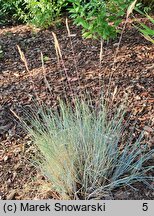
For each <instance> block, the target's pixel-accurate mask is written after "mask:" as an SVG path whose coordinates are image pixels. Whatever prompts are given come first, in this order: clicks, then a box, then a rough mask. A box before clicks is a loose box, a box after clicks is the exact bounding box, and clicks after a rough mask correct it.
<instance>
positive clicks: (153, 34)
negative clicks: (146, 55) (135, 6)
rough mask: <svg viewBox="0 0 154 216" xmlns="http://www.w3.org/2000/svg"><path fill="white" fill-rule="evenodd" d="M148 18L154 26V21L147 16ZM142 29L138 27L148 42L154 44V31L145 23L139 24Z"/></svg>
mask: <svg viewBox="0 0 154 216" xmlns="http://www.w3.org/2000/svg"><path fill="white" fill-rule="evenodd" d="M146 17H147V18H148V19H149V21H151V23H152V24H153V25H154V19H153V18H152V17H151V16H149V15H148V14H146ZM139 25H140V27H138V30H139V31H140V32H141V34H142V35H143V36H144V37H145V39H146V40H148V41H150V42H152V43H153V44H154V30H153V29H151V28H150V27H148V26H147V25H145V24H144V23H141V22H140V23H139Z"/></svg>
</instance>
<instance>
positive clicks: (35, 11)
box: [25, 0, 67, 28]
mask: <svg viewBox="0 0 154 216" xmlns="http://www.w3.org/2000/svg"><path fill="white" fill-rule="evenodd" d="M25 2H26V5H27V6H26V8H27V9H28V14H27V15H26V16H25V19H26V21H27V22H30V23H32V24H33V25H35V26H37V27H42V28H47V27H49V26H51V25H53V22H55V21H58V19H59V18H60V15H61V12H62V8H64V7H65V6H66V5H67V1H66V0H53V1H51V0H41V1H37V0H25Z"/></svg>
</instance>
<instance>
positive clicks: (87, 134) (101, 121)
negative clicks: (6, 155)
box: [25, 100, 154, 199]
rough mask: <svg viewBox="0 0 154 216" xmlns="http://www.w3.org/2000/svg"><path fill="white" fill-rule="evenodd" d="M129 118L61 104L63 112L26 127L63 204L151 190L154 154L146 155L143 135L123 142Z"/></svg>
mask: <svg viewBox="0 0 154 216" xmlns="http://www.w3.org/2000/svg"><path fill="white" fill-rule="evenodd" d="M123 120H124V112H123V111H122V110H121V109H117V112H116V113H115V115H114V116H113V117H112V118H111V119H108V113H107V110H106V108H105V106H104V104H103V102H102V104H101V105H100V108H99V109H97V110H96V109H95V108H94V107H93V108H92V107H91V106H90V103H88V102H85V101H82V100H75V102H74V106H71V105H69V104H66V103H64V102H62V101H60V102H59V109H58V110H57V111H56V110H45V109H44V108H42V110H41V111H40V114H39V116H38V115H33V116H31V118H30V124H28V125H27V124H26V123H25V127H26V129H27V131H28V133H29V134H30V136H31V137H32V139H33V141H34V144H35V145H36V147H37V149H38V150H39V151H38V152H39V157H38V158H39V159H37V160H36V161H37V165H38V166H39V168H40V169H41V170H42V172H43V173H44V175H45V176H46V177H47V178H48V180H49V181H50V182H51V183H52V189H53V190H54V191H56V192H57V193H58V194H60V196H61V199H92V198H94V197H95V198H96V197H100V196H101V195H103V193H104V192H106V191H112V190H113V189H115V188H119V187H122V186H131V185H132V184H133V183H136V182H142V183H144V184H146V185H148V186H150V185H151V184H150V181H152V180H153V177H152V176H151V175H149V174H148V175H147V173H149V171H150V172H151V171H152V169H153V168H154V166H146V165H145V164H146V162H147V161H148V160H150V159H152V157H153V154H154V151H153V150H150V151H148V152H146V153H145V152H143V150H142V149H141V145H140V143H141V140H142V135H141V136H140V137H139V138H138V139H136V141H135V142H133V143H132V142H131V139H129V140H126V141H125V142H124V143H122V142H121V140H122V136H123V134H124V133H123V131H124V128H125V126H124V121H123Z"/></svg>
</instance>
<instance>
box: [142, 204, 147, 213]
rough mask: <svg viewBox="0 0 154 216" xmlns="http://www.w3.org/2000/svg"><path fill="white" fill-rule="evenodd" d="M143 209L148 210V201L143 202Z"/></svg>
mask: <svg viewBox="0 0 154 216" xmlns="http://www.w3.org/2000/svg"><path fill="white" fill-rule="evenodd" d="M142 210H143V211H148V203H143V206H142Z"/></svg>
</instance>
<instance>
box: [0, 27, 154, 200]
mask: <svg viewBox="0 0 154 216" xmlns="http://www.w3.org/2000/svg"><path fill="white" fill-rule="evenodd" d="M52 31H54V32H55V33H56V35H57V38H58V41H59V44H60V47H61V52H62V55H63V61H64V63H65V70H64V68H63V66H62V64H63V62H62V61H60V62H59V63H57V56H56V52H55V48H54V40H53V35H52ZM70 31H71V34H72V37H71V40H72V44H73V51H72V47H71V43H70V38H69V37H68V34H67V30H66V27H65V26H62V27H61V28H60V29H58V30H57V29H56V30H53V29H52V30H46V31H40V30H36V31H34V30H32V29H31V28H30V27H27V26H24V25H19V26H16V27H8V28H5V29H0V45H1V47H0V49H1V50H2V55H1V56H0V86H1V88H0V142H1V143H0V154H1V155H0V178H1V183H0V197H1V199H47V198H52V197H56V194H54V193H53V192H52V191H51V190H50V184H49V183H48V182H47V181H46V180H45V179H44V177H43V176H41V174H40V173H39V172H38V171H37V170H36V169H35V167H34V166H32V165H31V163H30V162H29V159H30V158H29V155H30V152H31V153H33V152H34V153H35V149H34V147H33V146H32V143H31V141H30V139H29V137H28V136H26V134H25V133H24V132H23V130H22V129H21V127H20V126H19V125H18V124H17V122H16V121H15V117H14V116H13V114H12V112H11V111H10V109H11V110H13V111H14V112H15V113H17V114H19V115H20V116H21V115H22V112H23V108H25V107H28V106H29V105H32V104H33V103H34V99H35V96H36V95H37V96H39V98H40V100H41V101H44V102H46V103H47V104H48V105H49V106H52V107H54V106H56V105H57V98H58V97H62V98H64V95H65V94H66V95H67V96H68V97H71V95H72V90H73V92H74V93H75V94H80V95H81V94H84V92H85V89H87V91H88V92H90V93H91V94H92V95H93V97H94V98H95V99H96V100H97V98H98V95H99V89H100V88H99V76H100V75H101V81H102V83H103V88H104V89H105V90H106V89H109V93H108V100H110V101H111V100H112V98H113V94H112V93H113V92H114V91H115V89H116V95H115V97H114V99H113V102H112V106H113V107H115V106H117V104H118V103H119V102H120V101H121V100H122V99H123V98H125V99H126V101H127V104H128V105H127V111H128V113H131V116H130V120H131V121H130V122H131V124H132V125H133V123H134V122H136V126H135V132H134V134H135V135H134V136H137V135H138V134H139V133H140V132H141V131H143V130H144V140H143V142H142V143H141V147H142V148H145V150H149V149H151V148H153V146H154V136H153V130H154V115H153V114H154V109H153V108H154V107H153V106H154V91H153V90H154V76H153V75H154V46H153V45H151V43H149V42H147V41H146V40H145V39H144V38H143V37H142V36H141V35H140V34H139V33H138V32H137V30H136V29H134V28H132V26H131V24H128V25H127V29H126V31H125V33H124V35H123V38H122V42H121V45H120V48H119V52H118V54H117V57H116V59H115V58H114V57H115V51H116V48H117V42H118V40H115V41H111V42H110V43H108V44H106V43H105V44H104V47H103V55H102V62H101V69H100V65H99V50H100V43H99V42H97V41H91V40H83V39H82V38H81V31H80V29H78V28H76V27H75V26H73V25H71V24H70ZM17 45H19V46H20V48H21V50H22V51H23V52H24V54H25V56H26V59H27V62H28V67H29V72H27V71H26V69H25V66H24V64H23V62H22V61H21V58H20V56H19V53H18V50H17ZM41 52H42V53H43V55H44V63H45V71H44V72H45V74H46V75H45V76H46V79H47V81H48V83H49V84H50V91H51V92H50V91H49V89H47V85H46V82H45V79H44V74H43V70H42V64H41V57H40V56H41ZM114 61H115V64H114V65H113V62H114ZM76 70H77V71H78V77H79V79H77V73H76ZM66 72H67V74H68V79H69V83H70V85H71V89H72V90H70V87H69V85H68V83H67V78H66ZM111 73H112V79H111V82H110V88H109V77H110V75H111ZM79 83H80V85H79ZM16 120H17V119H16ZM132 125H130V127H129V128H131V126H132ZM129 128H128V130H129ZM42 185H43V186H42ZM44 185H46V187H44ZM136 188H138V191H137V192H136V191H134V190H133V189H131V188H123V189H120V190H117V191H114V192H113V193H111V194H107V195H104V197H103V199H153V197H154V196H153V195H154V194H153V191H151V190H149V189H147V188H146V187H145V186H143V185H141V184H137V185H136Z"/></svg>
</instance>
